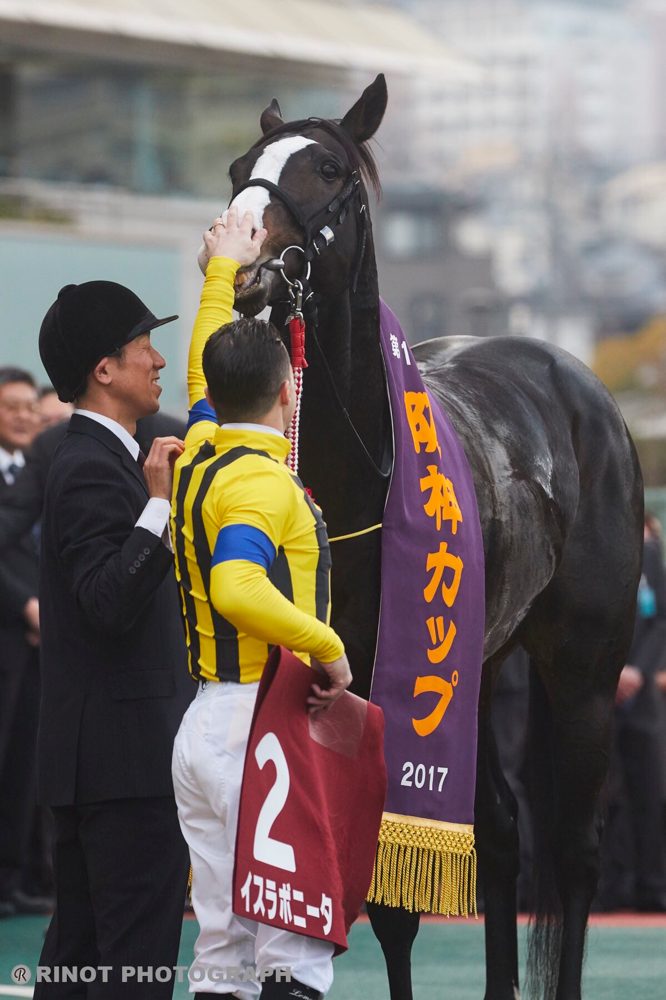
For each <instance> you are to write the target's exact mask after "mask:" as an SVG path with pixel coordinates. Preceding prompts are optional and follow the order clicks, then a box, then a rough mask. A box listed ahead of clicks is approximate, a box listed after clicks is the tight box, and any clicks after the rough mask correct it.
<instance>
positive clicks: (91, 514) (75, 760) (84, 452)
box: [38, 415, 194, 806]
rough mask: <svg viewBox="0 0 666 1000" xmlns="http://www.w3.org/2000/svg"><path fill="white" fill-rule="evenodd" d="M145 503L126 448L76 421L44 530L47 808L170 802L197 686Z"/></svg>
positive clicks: (54, 472) (43, 773) (50, 493)
mask: <svg viewBox="0 0 666 1000" xmlns="http://www.w3.org/2000/svg"><path fill="white" fill-rule="evenodd" d="M147 502H148V490H147V488H146V483H145V480H144V477H143V473H142V471H141V469H140V467H139V465H138V463H137V462H136V461H134V459H133V458H132V456H131V455H130V453H129V452H128V450H127V448H126V447H125V445H124V444H123V443H122V442H121V441H120V440H119V439H118V438H117V437H116V435H115V434H113V433H112V432H111V431H109V430H108V429H107V428H105V427H102V426H101V425H100V424H98V423H96V422H95V421H93V420H90V419H89V418H88V417H84V416H77V415H74V416H73V417H72V419H71V421H70V424H69V429H68V431H67V434H66V435H65V437H64V439H63V441H62V443H61V444H60V446H59V447H58V449H57V452H56V455H55V458H54V460H53V464H52V466H51V470H50V473H49V477H48V482H47V486H46V496H45V500H44V518H43V527H42V553H41V567H40V570H41V572H40V590H39V597H40V602H41V626H42V647H41V650H42V657H41V661H42V705H41V716H40V729H39V740H38V766H39V777H40V791H41V797H42V799H43V800H44V801H45V802H47V803H48V804H50V805H52V806H60V805H69V804H71V803H90V802H99V801H104V800H108V799H118V798H134V797H145V796H162V795H172V794H173V786H172V782H171V754H172V748H173V740H174V737H175V735H176V732H177V730H178V726H179V725H180V721H181V718H182V716H183V713H184V712H185V709H186V708H187V705H188V704H189V702H190V700H191V698H192V695H193V694H194V684H193V682H192V680H191V678H190V675H189V672H188V669H187V653H186V647H185V636H184V631H183V625H182V621H181V615H180V607H179V599H178V594H177V589H176V578H175V574H174V571H173V555H172V554H171V552H170V551H169V550H168V548H167V547H166V546H165V545H164V544H163V543H162V541H161V539H160V538H158V537H157V536H156V535H154V534H152V533H151V532H150V531H147V530H146V529H144V528H136V527H134V525H135V523H136V521H137V519H138V518H139V516H140V514H141V512H142V510H143V509H144V507H145V505H146V503H147Z"/></svg>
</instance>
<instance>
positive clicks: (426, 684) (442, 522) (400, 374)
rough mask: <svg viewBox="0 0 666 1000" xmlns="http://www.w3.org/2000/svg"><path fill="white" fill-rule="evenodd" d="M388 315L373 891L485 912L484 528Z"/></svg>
mask: <svg viewBox="0 0 666 1000" xmlns="http://www.w3.org/2000/svg"><path fill="white" fill-rule="evenodd" d="M380 323H381V343H382V351H383V355H384V363H385V368H386V373H387V378H388V386H389V398H390V403H391V413H392V421H393V436H394V451H395V462H394V469H393V476H392V479H391V485H390V488H389V493H388V499H387V502H386V509H385V512H384V518H383V522H382V598H381V612H380V621H379V638H378V642H377V655H376V660H375V669H374V675H373V681H372V694H371V700H372V701H373V702H374V703H375V704H377V705H379V706H380V707H381V708H382V709H383V712H384V716H385V720H386V729H385V756H386V767H387V772H388V793H387V798H386V806H385V812H384V817H383V821H382V827H381V831H380V835H379V845H378V849H377V858H376V861H375V871H374V876H373V881H372V885H371V887H370V891H369V894H368V899H369V900H373V901H375V902H379V903H385V904H388V905H392V906H403V907H406V908H407V909H409V910H413V909H416V910H419V911H425V912H434V913H444V914H447V915H448V914H456V915H457V914H464V915H468V914H469V913H470V912H476V904H475V899H476V892H475V885H476V855H475V851H474V827H473V822H474V789H475V780H476V743H477V705H478V697H479V684H480V679H481V663H482V657H483V637H484V625H485V601H484V557H483V541H482V537H481V526H480V523H479V515H478V510H477V504H476V495H475V492H474V484H473V482H472V476H471V473H470V469H469V465H468V463H467V459H466V457H465V453H464V452H463V449H462V446H461V444H460V441H459V440H458V437H457V435H456V433H455V431H454V429H453V427H452V425H451V422H450V421H449V419H448V417H447V416H446V414H445V413H444V412H443V410H442V408H441V407H440V406H439V405H438V404H437V403H436V401H434V400H432V399H431V397H430V394H429V393H428V391H427V390H426V387H425V385H424V383H423V380H422V379H421V376H420V374H419V370H418V368H417V366H416V362H415V361H414V358H413V356H412V352H411V351H410V349H409V346H408V345H407V343H406V341H405V339H404V336H403V333H402V330H401V328H400V324H399V323H398V320H397V319H396V317H395V316H394V315H393V313H392V312H391V310H390V309H389V308H388V307H387V306H386V305H385V304H384V303H383V302H382V303H381V304H380Z"/></svg>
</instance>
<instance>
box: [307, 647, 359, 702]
mask: <svg viewBox="0 0 666 1000" xmlns="http://www.w3.org/2000/svg"><path fill="white" fill-rule="evenodd" d="M310 664H311V666H313V667H314V669H315V670H319V671H320V673H324V674H326V676H327V677H328V680H329V686H328V687H327V688H322V687H321V686H320V685H319V684H313V685H312V688H311V691H312V694H311V695H310V696H309V697H308V698H307V699H306V703H307V706H308V712H310V714H312V713H313V712H320V711H322V709H326V708H330V707H331V705H333V704H334V703H335V702H336V701H337V700H338V698H339V697H340V695H341V694H342V693H343V692H344V691H346V690H347V688H348V687H349V685H350V684H351V682H352V674H351V670H350V669H349V660H348V659H347V656H346V654H345V653H343V654H342V656H339V657H338V659H337V660H333V662H332V663H320V662H319V660H315V658H314V657H310Z"/></svg>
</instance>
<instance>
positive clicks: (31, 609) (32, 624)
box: [23, 597, 39, 632]
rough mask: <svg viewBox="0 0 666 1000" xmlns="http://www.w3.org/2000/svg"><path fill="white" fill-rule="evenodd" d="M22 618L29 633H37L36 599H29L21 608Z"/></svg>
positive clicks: (37, 611) (37, 603)
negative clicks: (29, 630) (26, 624)
mask: <svg viewBox="0 0 666 1000" xmlns="http://www.w3.org/2000/svg"><path fill="white" fill-rule="evenodd" d="M23 617H24V618H25V620H26V622H27V623H28V627H29V628H30V629H31V631H33V632H39V601H38V600H37V598H36V597H31V598H30V600H29V601H28V602H27V603H26V606H25V607H24V608H23Z"/></svg>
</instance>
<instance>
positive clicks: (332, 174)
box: [321, 162, 338, 181]
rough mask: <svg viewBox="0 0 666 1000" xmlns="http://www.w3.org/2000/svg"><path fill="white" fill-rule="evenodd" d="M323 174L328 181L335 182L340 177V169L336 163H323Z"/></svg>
mask: <svg viewBox="0 0 666 1000" xmlns="http://www.w3.org/2000/svg"><path fill="white" fill-rule="evenodd" d="M321 174H322V177H325V178H326V180H327V181H333V180H335V178H336V177H337V176H338V168H337V166H336V165H335V163H330V162H329V163H322V166H321Z"/></svg>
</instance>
